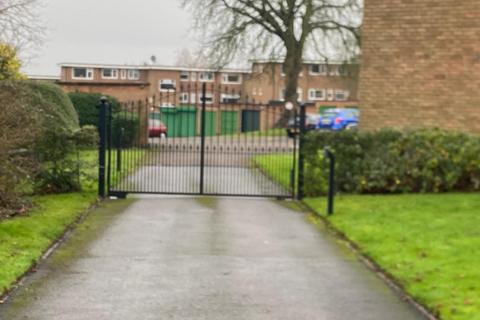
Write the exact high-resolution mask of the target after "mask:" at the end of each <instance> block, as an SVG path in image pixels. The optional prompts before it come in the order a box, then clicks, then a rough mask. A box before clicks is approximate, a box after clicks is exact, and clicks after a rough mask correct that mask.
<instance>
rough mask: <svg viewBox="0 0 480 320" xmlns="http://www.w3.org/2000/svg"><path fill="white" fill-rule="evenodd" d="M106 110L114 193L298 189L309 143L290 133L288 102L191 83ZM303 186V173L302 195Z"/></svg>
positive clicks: (269, 193)
mask: <svg viewBox="0 0 480 320" xmlns="http://www.w3.org/2000/svg"><path fill="white" fill-rule="evenodd" d="M105 104H106V102H105ZM104 109H105V114H103V116H104V117H105V119H107V120H106V121H104V122H103V123H101V126H102V125H103V126H105V128H109V129H108V130H105V132H106V133H105V137H104V138H105V142H104V144H105V146H104V147H102V148H101V150H100V152H101V153H102V152H104V153H105V151H108V157H107V158H105V157H104V158H103V160H102V159H101V160H102V161H103V162H104V164H105V165H104V166H102V164H100V165H101V168H103V169H104V170H107V176H106V181H107V183H106V184H107V190H108V194H109V195H111V196H119V197H124V196H125V195H126V194H128V193H159V194H192V195H197V194H200V195H226V196H261V197H277V198H292V197H294V195H295V194H296V190H295V189H296V185H297V183H296V181H295V180H296V175H295V173H296V172H303V170H299V169H298V170H297V165H298V167H299V168H300V167H301V166H302V165H303V161H302V159H297V155H298V154H299V150H298V149H299V146H301V144H302V142H301V138H300V142H299V141H297V140H298V139H299V137H298V135H295V136H294V137H293V138H289V137H288V136H287V133H286V128H285V127H284V125H285V123H282V119H285V112H287V111H286V109H285V108H284V107H283V106H279V105H272V104H269V103H265V102H261V101H256V100H255V99H252V98H251V97H248V96H246V95H244V94H242V92H241V91H239V90H236V89H235V88H232V86H230V87H225V86H217V85H214V84H206V83H203V84H202V85H199V84H198V83H188V84H182V85H180V86H178V87H177V88H176V89H175V90H165V91H161V92H160V94H159V95H156V96H152V97H150V98H147V99H145V100H142V101H135V102H128V103H124V104H123V105H122V107H121V110H120V111H119V112H117V113H115V114H110V117H107V113H108V110H107V109H108V106H105V108H104ZM303 116H304V117H305V114H304V113H303ZM301 122H302V121H301ZM102 130H103V129H101V132H102ZM106 136H108V138H107V137H106ZM102 150H103V151H102ZM112 155H116V156H115V157H113V156H112ZM301 155H302V152H300V157H301ZM101 170H102V169H101ZM104 174H105V171H104ZM104 179H105V178H104ZM302 185H303V179H299V181H298V186H299V194H300V186H302Z"/></svg>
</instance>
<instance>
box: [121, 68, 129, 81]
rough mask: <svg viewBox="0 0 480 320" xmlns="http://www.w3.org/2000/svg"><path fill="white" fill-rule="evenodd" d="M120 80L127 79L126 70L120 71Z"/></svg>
mask: <svg viewBox="0 0 480 320" xmlns="http://www.w3.org/2000/svg"><path fill="white" fill-rule="evenodd" d="M120 78H121V79H123V80H125V79H127V70H125V69H122V70H121V71H120Z"/></svg>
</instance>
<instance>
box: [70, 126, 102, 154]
mask: <svg viewBox="0 0 480 320" xmlns="http://www.w3.org/2000/svg"><path fill="white" fill-rule="evenodd" d="M75 140H76V145H77V148H79V149H95V148H98V143H99V141H100V137H99V135H98V129H97V127H95V126H92V125H86V126H83V127H82V128H81V129H80V131H78V132H77V134H76V135H75Z"/></svg>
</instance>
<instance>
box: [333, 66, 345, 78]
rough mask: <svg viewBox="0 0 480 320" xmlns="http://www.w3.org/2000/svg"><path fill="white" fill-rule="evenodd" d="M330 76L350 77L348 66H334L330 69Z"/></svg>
mask: <svg viewBox="0 0 480 320" xmlns="http://www.w3.org/2000/svg"><path fill="white" fill-rule="evenodd" d="M330 75H332V76H346V75H348V68H347V66H346V65H334V66H331V67H330Z"/></svg>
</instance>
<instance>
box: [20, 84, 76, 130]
mask: <svg viewBox="0 0 480 320" xmlns="http://www.w3.org/2000/svg"><path fill="white" fill-rule="evenodd" d="M18 86H19V89H21V90H25V91H26V92H25V94H27V95H28V97H29V100H30V101H29V103H28V106H29V108H30V109H31V111H32V112H34V113H36V114H38V115H39V117H40V120H41V125H42V126H43V128H44V129H46V130H54V129H55V130H67V131H70V132H73V131H76V130H78V129H79V125H78V124H79V123H78V116H77V112H76V111H75V109H74V107H73V105H72V103H71V101H70V99H69V98H68V96H67V95H66V94H65V93H64V92H63V90H62V89H61V88H60V87H59V86H57V85H54V84H50V83H44V82H36V81H24V82H19V83H18ZM22 87H23V88H22Z"/></svg>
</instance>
